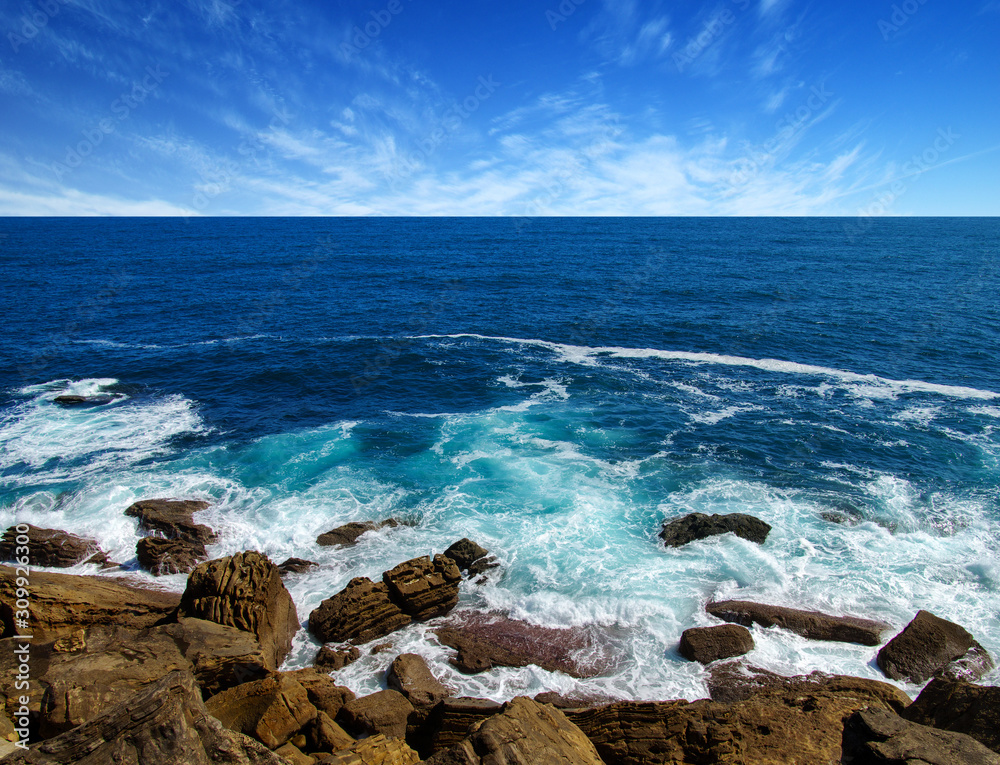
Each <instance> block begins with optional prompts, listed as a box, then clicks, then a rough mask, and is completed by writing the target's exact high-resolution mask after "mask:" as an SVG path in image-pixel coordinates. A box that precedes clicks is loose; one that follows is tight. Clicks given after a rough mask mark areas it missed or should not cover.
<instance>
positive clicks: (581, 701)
mask: <svg viewBox="0 0 1000 765" xmlns="http://www.w3.org/2000/svg"><path fill="white" fill-rule="evenodd" d="M534 699H535V701H537V702H538V703H539V704H551V705H552V706H554V707H555V708H556V709H591V708H593V707H599V706H603V705H604V704H613V703H614V702H615V701H616V700H617V699H613V698H611V697H610V696H595V695H590V694H570V695H566V694H562V693H556V692H555V691H544V692H542V693H536V694H535V696H534Z"/></svg>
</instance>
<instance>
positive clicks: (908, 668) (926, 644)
mask: <svg viewBox="0 0 1000 765" xmlns="http://www.w3.org/2000/svg"><path fill="white" fill-rule="evenodd" d="M877 661H878V665H879V667H880V668H881V669H882V671H883V672H885V674H886V676H887V677H890V678H892V679H893V680H906V681H909V682H911V683H923V682H926V681H927V680H929V679H930V678H931V677H935V676H940V677H947V678H949V679H952V680H978V679H979V678H980V677H982V676H983V675H985V674H986V673H987V672H989V671H990V670H991V669H993V660H992V659H991V658H990V655H989V654H988V653H987V652H986V649H984V648H983V647H982V646H981V645H979V643H977V642H976V640H975V639H974V638H973V637H972V635H970V634H969V633H968V632H967V631H966V630H965V629H963V628H962V627H960V626H959V625H957V624H955V623H954V622H949V621H946V620H945V619H941V618H939V617H937V616H935V615H934V614H932V613H931V612H930V611H920V612H919V613H918V614H917V615H916V616H915V617H914V619H913V621H912V622H910V623H909V624H908V625H906V628H905V629H904V630H903V631H902V632H900V633H899V634H898V635H896V637H894V638H893V639H892V640H890V641H889V642H888V643H886V645H884V646H883V647H882V650H880V651H879V652H878V658H877Z"/></svg>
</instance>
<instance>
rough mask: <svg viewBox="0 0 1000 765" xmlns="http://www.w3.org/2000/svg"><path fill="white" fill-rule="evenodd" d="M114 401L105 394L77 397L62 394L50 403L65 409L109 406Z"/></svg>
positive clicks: (112, 397) (110, 396)
mask: <svg viewBox="0 0 1000 765" xmlns="http://www.w3.org/2000/svg"><path fill="white" fill-rule="evenodd" d="M114 400H115V397H114V396H112V395H109V394H107V393H102V394H98V395H96V396H78V395H76V394H74V393H63V394H61V395H59V396H56V397H55V398H54V399H52V402H53V403H55V404H59V405H60V406H66V407H69V406H102V405H103V404H110V403H111V402H112V401H114Z"/></svg>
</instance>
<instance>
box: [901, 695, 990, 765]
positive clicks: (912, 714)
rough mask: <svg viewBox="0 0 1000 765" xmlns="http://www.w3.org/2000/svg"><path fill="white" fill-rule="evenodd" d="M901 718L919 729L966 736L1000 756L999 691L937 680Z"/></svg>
mask: <svg viewBox="0 0 1000 765" xmlns="http://www.w3.org/2000/svg"><path fill="white" fill-rule="evenodd" d="M902 717H904V718H906V719H907V720H910V721H911V722H915V723H918V724H920V725H932V726H933V727H935V728H941V729H942V730H950V731H955V732H956V733H965V734H966V735H969V736H971V737H972V738H974V739H975V740H976V741H978V742H979V743H980V744H982V745H983V746H985V747H986V748H987V749H992V750H993V751H994V752H997V753H1000V688H998V687H995V686H986V685H973V684H972V683H967V682H965V681H962V680H957V681H956V680H944V679H935V680H931V681H930V683H928V684H927V686H926V687H925V688H924V689H923V690H922V691H921V692H920V695H919V696H918V697H917V700H916V701H914V702H913V704H911V705H910V706H909V707H907V708H906V710H905V711H904V712H903V713H902Z"/></svg>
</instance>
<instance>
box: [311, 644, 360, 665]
mask: <svg viewBox="0 0 1000 765" xmlns="http://www.w3.org/2000/svg"><path fill="white" fill-rule="evenodd" d="M360 658H361V651H359V650H358V649H357V648H356V647H354V646H353V645H340V646H329V645H324V646H322V647H320V649H319V651H318V652H317V654H316V658H315V659H313V664H315V665H316V667H317V668H318V669H322V670H327V671H330V672H335V671H336V670H339V669H343V668H344V667H346V666H347V665H348V664H353V663H354V662H356V661H357V660H358V659H360Z"/></svg>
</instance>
